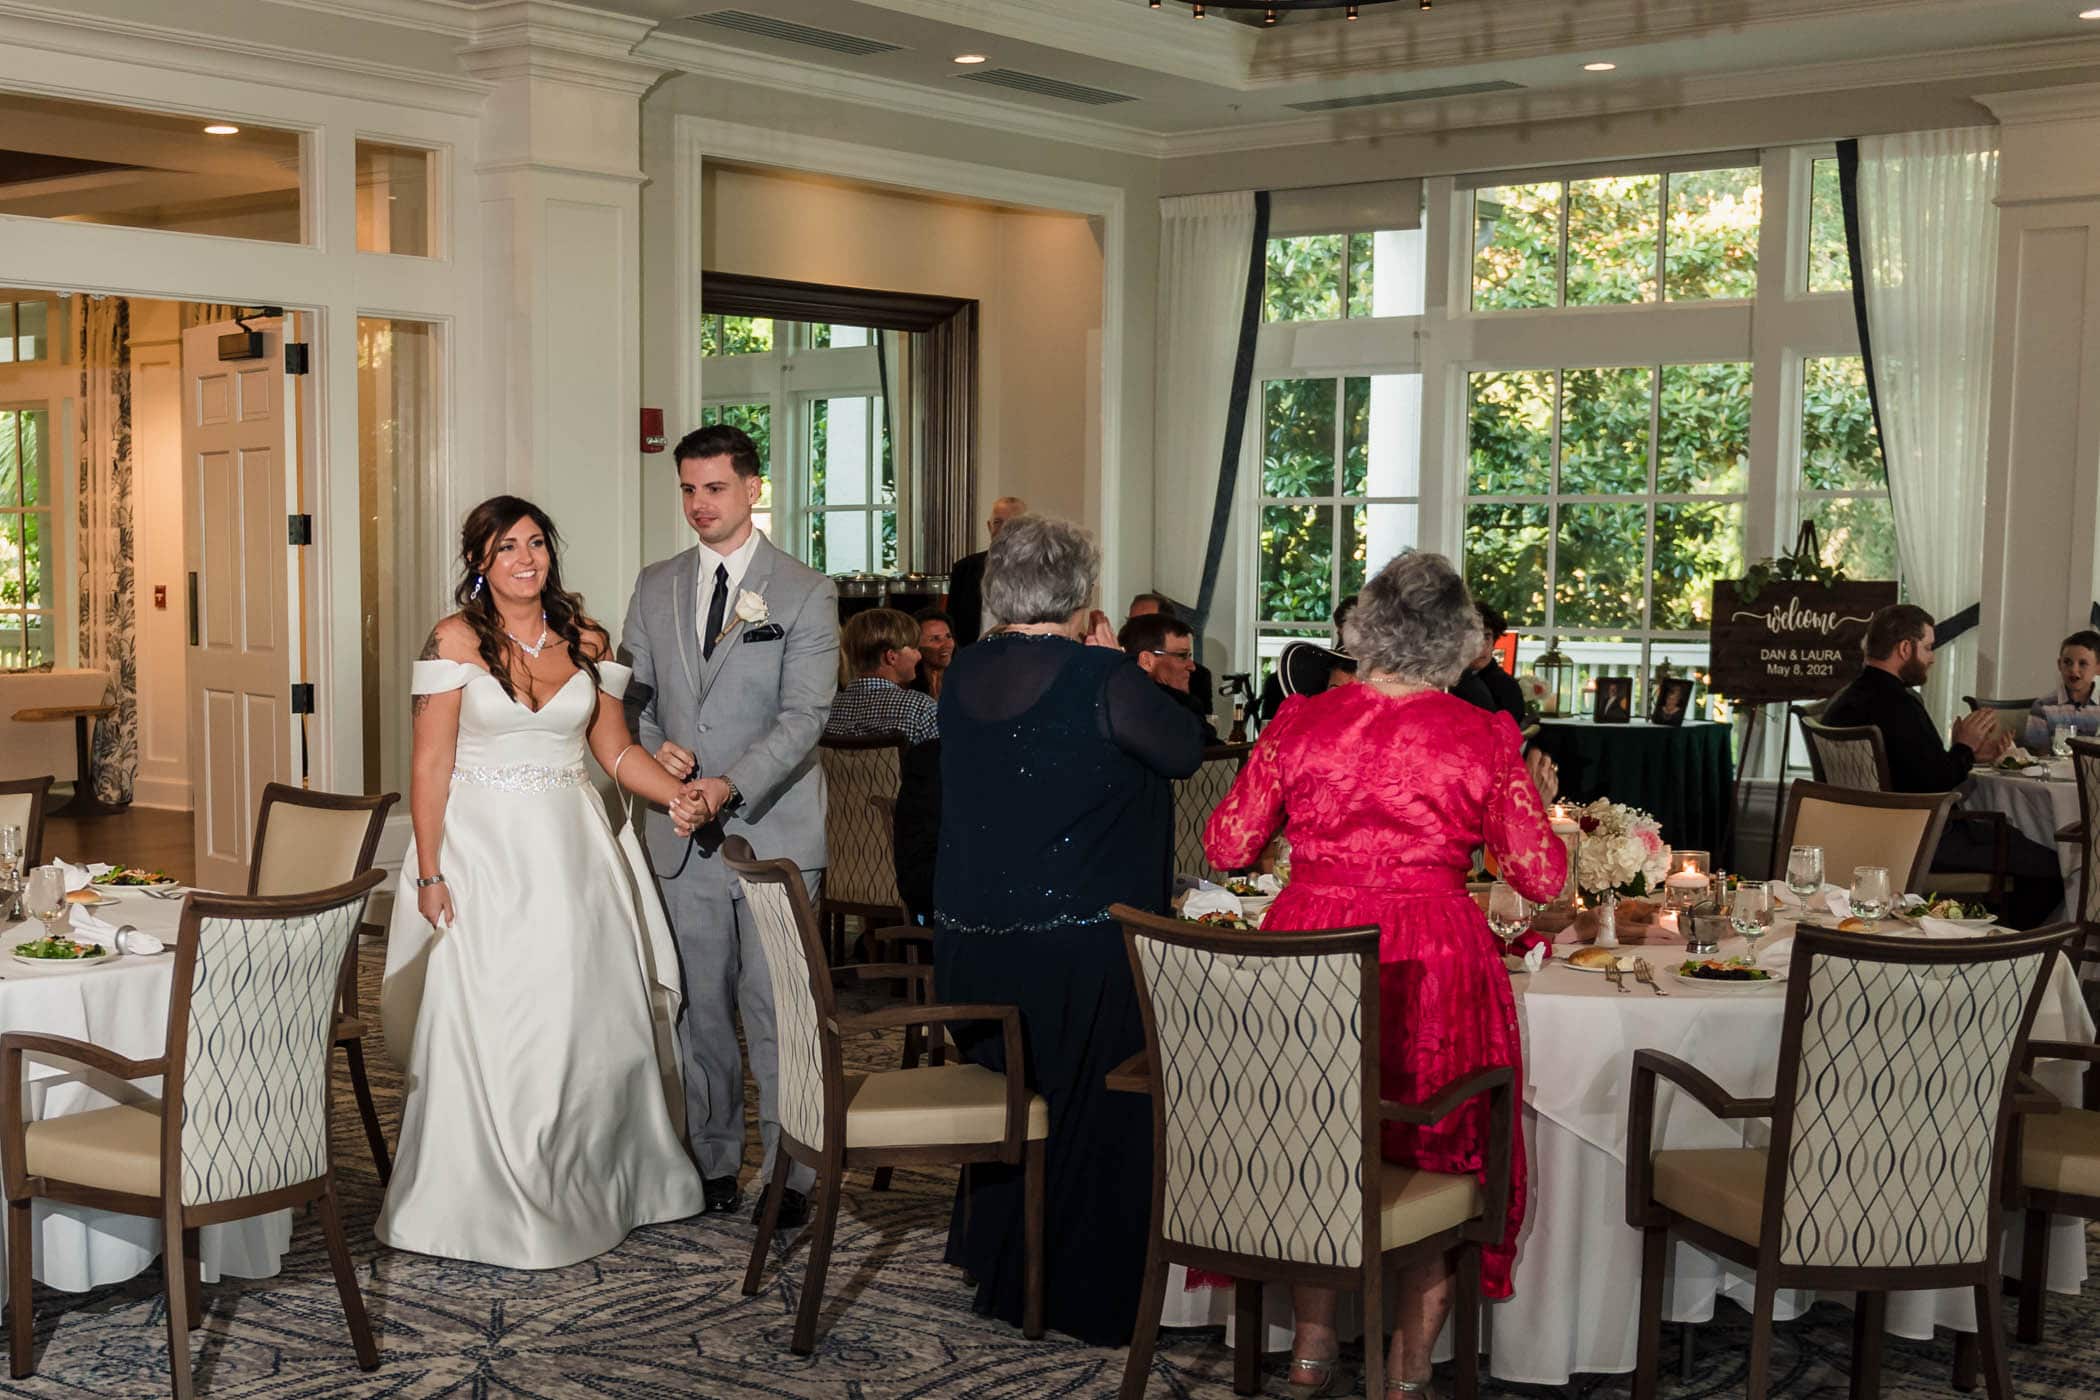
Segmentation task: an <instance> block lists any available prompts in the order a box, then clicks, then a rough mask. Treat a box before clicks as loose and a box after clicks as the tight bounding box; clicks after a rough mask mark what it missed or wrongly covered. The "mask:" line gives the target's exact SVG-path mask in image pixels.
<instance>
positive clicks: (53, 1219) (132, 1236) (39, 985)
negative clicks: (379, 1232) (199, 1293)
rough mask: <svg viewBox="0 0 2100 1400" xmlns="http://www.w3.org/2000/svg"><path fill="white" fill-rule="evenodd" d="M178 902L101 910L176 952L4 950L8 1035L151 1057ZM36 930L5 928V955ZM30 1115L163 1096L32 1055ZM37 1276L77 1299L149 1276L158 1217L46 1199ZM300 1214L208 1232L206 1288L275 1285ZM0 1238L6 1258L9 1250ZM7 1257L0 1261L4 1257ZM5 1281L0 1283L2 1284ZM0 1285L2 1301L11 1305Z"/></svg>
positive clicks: (159, 1029) (38, 1218)
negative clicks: (48, 956) (63, 963)
mask: <svg viewBox="0 0 2100 1400" xmlns="http://www.w3.org/2000/svg"><path fill="white" fill-rule="evenodd" d="M181 910H182V905H181V903H180V901H177V900H158V899H151V898H148V897H147V896H145V895H143V894H139V893H137V892H132V893H129V894H125V895H123V896H121V902H120V903H118V904H116V905H114V906H110V907H105V908H103V909H101V910H100V911H99V913H100V914H101V916H102V917H103V918H105V919H107V920H108V921H109V922H111V923H128V924H133V925H136V926H137V927H138V928H140V929H141V930H143V931H145V932H148V933H152V934H156V935H158V936H160V937H161V938H162V939H163V940H164V941H165V942H167V943H168V944H169V947H170V951H169V952H166V953H162V954H160V955H158V956H156V957H150V958H142V957H120V958H118V959H117V960H116V961H115V962H113V963H110V964H105V965H98V966H94V967H85V968H74V967H51V968H46V967H36V966H29V965H26V964H24V963H21V962H18V961H17V960H16V959H15V958H14V957H13V956H12V954H11V953H0V1030H7V1031H36V1032H41V1033H44V1034H48V1035H64V1036H71V1037H73V1038H75V1039H78V1040H86V1041H90V1042H92V1043H94V1044H96V1045H100V1046H103V1047H105V1048H107V1049H110V1050H114V1051H115V1052H116V1053H118V1054H120V1055H124V1056H126V1057H128V1058H131V1059H152V1058H154V1057H155V1056H158V1055H159V1054H160V1053H161V1052H162V1051H163V1050H164V1049H165V1048H166V1044H167V1018H168V989H169V981H170V978H169V970H170V968H171V966H172V965H173V963H174V961H175V957H174V953H173V951H172V949H173V944H174V939H175V927H176V924H177V922H178V920H179V919H180V917H181ZM42 933H43V929H42V927H41V926H40V925H38V924H35V923H28V924H12V925H5V924H0V946H4V947H5V948H8V949H12V948H13V947H14V945H15V944H18V943H22V942H25V941H27V940H29V939H32V938H36V937H40V936H41V935H42ZM25 1075H26V1077H27V1078H28V1080H29V1081H30V1091H29V1094H28V1097H27V1101H26V1102H27V1111H28V1113H29V1115H30V1116H31V1117H33V1118H50V1117H56V1116H57V1115H59V1114H65V1113H80V1112H84V1111H86V1110H88V1109H91V1108H103V1107H107V1106H108V1105H109V1104H111V1103H114V1102H119V1101H122V1097H124V1096H128V1097H129V1098H131V1099H132V1100H134V1101H136V1100H137V1099H138V1098H141V1097H145V1096H151V1095H158V1094H159V1092H160V1081H159V1080H158V1079H157V1078H155V1079H143V1080H139V1081H137V1082H136V1085H135V1086H126V1085H125V1084H124V1083H123V1082H122V1081H118V1080H113V1079H110V1078H109V1077H108V1076H106V1075H102V1074H99V1073H96V1072H93V1071H88V1070H79V1069H73V1070H68V1069H63V1068H59V1067H54V1066H51V1065H47V1064H40V1063H38V1061H37V1060H36V1059H35V1058H34V1057H31V1058H30V1059H29V1060H28V1061H27V1063H26V1069H25ZM31 1219H32V1222H33V1226H32V1228H34V1230H35V1231H36V1250H35V1271H36V1277H37V1279H38V1280H39V1281H40V1282H42V1283H46V1284H49V1285H50V1286H51V1287H53V1288H60V1289H64V1290H66V1291H68V1292H80V1291H82V1290H84V1289H88V1288H94V1287H98V1286H100V1285H102V1284H107V1283H121V1282H122V1281H123V1280H125V1279H128V1278H131V1277H133V1276H134V1275H137V1274H140V1273H143V1272H144V1271H145V1270H146V1269H147V1268H148V1267H149V1266H150V1265H152V1263H153V1262H154V1260H155V1259H157V1258H159V1256H160V1251H161V1227H160V1222H159V1221H157V1220H150V1219H145V1218H143V1217H139V1216H130V1215H118V1214H116V1213H114V1212H110V1211H100V1210H88V1209H85V1208H83V1207H79V1206H68V1205H56V1204H53V1203H52V1202H49V1201H43V1200H39V1201H37V1202H36V1204H35V1206H34V1208H33V1214H32V1217H31ZM291 1237H292V1213H291V1212H290V1211H277V1212H275V1213H273V1214H270V1215H266V1216H257V1217H255V1218H253V1219H250V1220H240V1221H234V1222H232V1223H230V1224H225V1225H207V1226H205V1227H204V1229H203V1231H202V1233H201V1236H200V1239H199V1244H200V1249H201V1252H202V1255H203V1273H204V1278H205V1279H206V1280H207V1281H213V1280H216V1279H218V1278H220V1277H221V1276H223V1275H228V1274H230V1275H233V1276H235V1277H238V1278H269V1277H272V1276H274V1275H275V1274H276V1273H277V1271H278V1269H279V1267H280V1265H281V1264H282V1261H283V1259H284V1254H285V1251H286V1249H287V1248H289V1246H290V1244H291ZM4 1248H5V1243H4V1240H0V1250H4ZM0 1257H4V1255H0ZM4 1278H5V1274H4V1272H0V1280H4ZM4 1288H5V1284H4V1282H0V1297H4V1296H5V1294H4Z"/></svg>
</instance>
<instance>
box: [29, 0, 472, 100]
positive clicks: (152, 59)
mask: <svg viewBox="0 0 2100 1400" xmlns="http://www.w3.org/2000/svg"><path fill="white" fill-rule="evenodd" d="M11 47H20V48H25V49H38V50H43V51H47V52H53V53H65V54H76V55H86V56H90V57H94V58H99V59H109V60H113V61H116V62H121V63H137V64H143V65H146V66H149V67H154V68H165V69H171V70H174V71H176V72H182V73H195V74H198V75H200V76H204V77H212V78H230V79H234V80H236V81H240V82H250V83H257V84H261V85H264V86H268V87H276V88H291V89H295V90H297V91H300V92H314V93H324V94H326V95H328V96H330V97H348V98H358V99H363V100H366V101H372V102H384V103H391V104H393V105H395V106H401V107H411V108H415V109H417V110H419V111H431V112H442V113H446V114H449V115H454V116H477V115H479V114H480V112H481V106H482V101H483V99H484V98H486V97H487V96H488V93H489V86H488V84H486V83H483V82H480V81H477V80H476V79H474V78H470V77H463V76H461V75H460V74H457V73H433V72H430V71H428V70H425V69H420V68H407V67H403V66H401V65H398V64H390V63H377V62H373V61H371V60H367V59H359V58H347V57H344V56H342V55H339V54H325V53H315V52H311V51H308V50H305V49H289V48H284V47H282V46H280V45H276V44H264V43H258V42H256V41H254V40H247V39H235V38H227V37H223V36H219V35H208V34H198V33H194V32H191V31H188V30H182V29H171V28H168V27H167V26H165V25H158V24H145V23H141V22H139V21H136V20H127V19H116V18H112V17H109V16H103V15H83V14H80V13H78V12H77V11H74V10H71V9H67V8H65V7H63V6H62V5H53V4H40V3H36V0H0V50H5V49H7V48H11Z"/></svg>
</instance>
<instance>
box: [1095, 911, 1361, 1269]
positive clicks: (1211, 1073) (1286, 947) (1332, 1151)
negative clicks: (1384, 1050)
mask: <svg viewBox="0 0 2100 1400" xmlns="http://www.w3.org/2000/svg"><path fill="white" fill-rule="evenodd" d="M1118 913H1119V915H1120V916H1121V917H1122V920H1123V937H1124V941H1125V943H1126V944H1127V945H1128V947H1129V949H1130V961H1131V967H1132V969H1133V971H1134V973H1135V974H1136V976H1137V979H1138V986H1139V1001H1140V1004H1141V1005H1142V1006H1143V1008H1144V1013H1145V1038H1146V1041H1147V1043H1148V1048H1149V1050H1150V1053H1151V1057H1152V1063H1153V1066H1154V1075H1153V1082H1154V1095H1153V1124H1154V1130H1155V1138H1156V1141H1157V1146H1158V1157H1157V1159H1156V1160H1155V1163H1154V1167H1153V1170H1154V1172H1155V1173H1156V1174H1157V1175H1158V1176H1159V1178H1160V1181H1159V1182H1158V1185H1159V1189H1160V1203H1161V1210H1160V1229H1161V1232H1162V1233H1163V1234H1164V1235H1165V1237H1166V1238H1167V1239H1169V1240H1172V1241H1176V1242H1178V1243H1183V1244H1189V1245H1194V1246H1197V1247H1199V1248H1203V1249H1215V1250H1222V1251H1226V1252H1229V1253H1234V1254H1250V1255H1255V1256H1258V1257H1260V1258H1264V1259H1278V1260H1286V1261H1290V1262H1295V1263H1303V1264H1322V1265H1327V1266H1330V1267H1336V1268H1356V1267H1358V1266H1360V1265H1361V1264H1362V1263H1363V1261H1364V1259H1365V1258H1366V1255H1365V1253H1364V1250H1365V1241H1366V1233H1367V1230H1373V1229H1375V1228H1376V1225H1377V1218H1376V1213H1377V1199H1378V1191H1379V1183H1378V1175H1377V1172H1376V1171H1375V1170H1374V1171H1373V1172H1372V1173H1371V1174H1370V1177H1369V1179H1368V1181H1367V1180H1366V1175H1365V1164H1366V1163H1367V1162H1369V1163H1373V1164H1375V1163H1376V1162H1377V1161H1378V1155H1377V1132H1378V1116H1377V1110H1376V1107H1375V1105H1376V1103H1377V1101H1378V932H1377V930H1376V929H1370V930H1352V931H1346V932H1337V933H1294V934H1291V935H1289V936H1288V937H1287V938H1278V937H1273V936H1270V937H1264V936H1263V935H1261V934H1259V933H1245V932H1239V931H1236V930H1230V929H1209V928H1203V927H1201V926H1200V925H1190V924H1181V925H1179V926H1178V927H1177V923H1178V921H1174V920H1167V919H1157V918H1152V917H1150V916H1147V915H1138V914H1133V913H1125V912H1123V911H1121V910H1119V911H1118Z"/></svg>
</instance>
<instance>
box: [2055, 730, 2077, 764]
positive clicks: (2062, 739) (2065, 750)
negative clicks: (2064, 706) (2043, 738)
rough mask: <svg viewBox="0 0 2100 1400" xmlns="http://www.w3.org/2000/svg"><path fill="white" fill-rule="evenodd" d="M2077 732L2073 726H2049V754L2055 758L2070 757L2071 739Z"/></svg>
mask: <svg viewBox="0 0 2100 1400" xmlns="http://www.w3.org/2000/svg"><path fill="white" fill-rule="evenodd" d="M2077 732H2078V730H2077V728H2076V727H2075V726H2073V725H2068V724H2052V725H2050V726H2049V753H2050V755H2051V756H2052V757H2055V758H2069V757H2070V756H2071V739H2072V736H2074V735H2075V734H2077Z"/></svg>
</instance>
